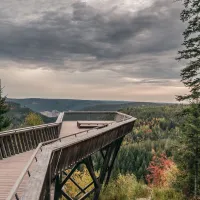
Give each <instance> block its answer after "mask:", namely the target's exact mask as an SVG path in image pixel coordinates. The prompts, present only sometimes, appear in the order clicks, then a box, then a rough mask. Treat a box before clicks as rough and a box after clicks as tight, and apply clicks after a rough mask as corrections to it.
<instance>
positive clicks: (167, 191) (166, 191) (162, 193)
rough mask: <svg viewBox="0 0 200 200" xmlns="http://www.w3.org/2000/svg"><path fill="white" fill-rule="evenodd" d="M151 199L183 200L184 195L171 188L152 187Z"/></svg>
mask: <svg viewBox="0 0 200 200" xmlns="http://www.w3.org/2000/svg"><path fill="white" fill-rule="evenodd" d="M152 200H184V197H183V195H182V194H181V193H179V192H176V191H175V190H174V189H172V188H153V191H152Z"/></svg>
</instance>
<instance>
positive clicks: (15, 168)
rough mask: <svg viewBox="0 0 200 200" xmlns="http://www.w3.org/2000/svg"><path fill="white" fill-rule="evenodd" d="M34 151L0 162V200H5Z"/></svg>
mask: <svg viewBox="0 0 200 200" xmlns="http://www.w3.org/2000/svg"><path fill="white" fill-rule="evenodd" d="M33 151H34V150H31V151H27V152H25V153H21V154H17V155H15V156H12V157H9V158H5V159H3V160H1V161H0V200H5V199H6V198H7V196H8V194H9V192H10V190H11V189H12V187H13V185H14V184H15V182H16V180H17V178H18V177H19V175H20V174H21V172H22V171H23V169H24V167H25V165H26V164H27V162H28V160H29V159H30V157H31V155H32V153H33Z"/></svg>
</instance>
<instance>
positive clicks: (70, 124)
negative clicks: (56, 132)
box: [60, 121, 87, 137]
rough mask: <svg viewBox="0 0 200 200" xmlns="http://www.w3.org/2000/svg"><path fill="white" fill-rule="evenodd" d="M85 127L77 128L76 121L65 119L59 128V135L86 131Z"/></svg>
mask: <svg viewBox="0 0 200 200" xmlns="http://www.w3.org/2000/svg"><path fill="white" fill-rule="evenodd" d="M86 130H87V129H83V128H81V129H79V128H78V127H77V121H65V122H63V123H62V128H61V130H60V137H64V136H68V135H72V134H74V133H78V132H81V131H86Z"/></svg>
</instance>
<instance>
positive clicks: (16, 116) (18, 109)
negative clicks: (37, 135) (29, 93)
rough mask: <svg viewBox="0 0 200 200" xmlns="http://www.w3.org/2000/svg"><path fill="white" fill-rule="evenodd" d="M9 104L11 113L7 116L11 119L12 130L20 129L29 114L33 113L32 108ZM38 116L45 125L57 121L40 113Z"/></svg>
mask: <svg viewBox="0 0 200 200" xmlns="http://www.w3.org/2000/svg"><path fill="white" fill-rule="evenodd" d="M8 104H9V107H10V111H9V112H8V113H7V114H6V115H7V116H8V117H9V118H10V119H11V123H12V124H11V126H10V128H18V127H20V126H21V125H22V124H23V122H24V120H25V118H26V116H27V115H28V114H29V113H31V112H33V111H32V110H31V109H30V108H27V107H22V106H21V105H20V104H18V103H14V102H8ZM38 115H40V117H41V118H42V120H43V122H44V123H51V122H54V121H55V120H56V119H55V118H48V117H46V116H43V115H41V114H39V113H38Z"/></svg>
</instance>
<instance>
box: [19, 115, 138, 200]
mask: <svg viewBox="0 0 200 200" xmlns="http://www.w3.org/2000/svg"><path fill="white" fill-rule="evenodd" d="M67 114H68V113H67ZM117 114H118V115H122V118H121V121H118V122H114V123H111V124H110V125H109V126H107V127H103V128H102V129H92V130H89V131H83V132H80V133H77V134H73V135H71V136H68V137H65V138H60V141H59V142H56V143H51V144H49V145H46V146H45V148H44V150H43V151H42V154H43V155H44V156H41V157H40V162H37V164H36V168H37V169H40V170H39V172H38V170H34V171H33V173H32V177H40V178H37V179H34V178H31V177H30V181H29V183H28V184H27V187H26V191H25V193H24V195H23V198H22V199H30V200H33V199H34V200H39V199H40V200H43V199H44V198H45V195H46V194H47V193H48V189H49V187H50V185H51V181H52V180H53V179H54V177H55V175H57V174H59V173H60V172H61V171H63V170H65V169H67V168H69V167H71V166H73V165H75V164H76V163H78V162H80V161H81V160H83V159H85V158H86V157H87V156H89V155H91V154H93V153H95V152H97V151H99V150H100V149H102V148H104V147H106V146H107V145H109V144H111V143H112V142H114V141H116V140H117V139H119V138H121V137H124V136H125V135H126V134H128V133H129V132H131V131H132V128H133V125H134V122H135V120H136V119H135V118H133V117H131V116H127V115H123V114H121V113H117ZM118 120H119V119H118ZM34 185H37V187H35V188H34ZM31 188H32V189H31ZM33 188H34V191H33Z"/></svg>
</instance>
